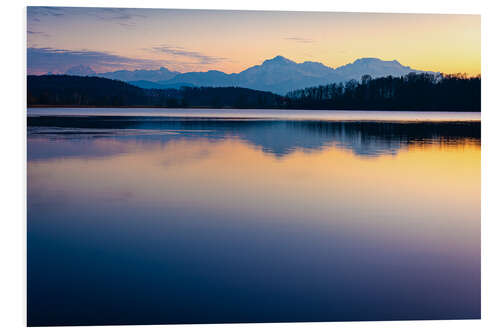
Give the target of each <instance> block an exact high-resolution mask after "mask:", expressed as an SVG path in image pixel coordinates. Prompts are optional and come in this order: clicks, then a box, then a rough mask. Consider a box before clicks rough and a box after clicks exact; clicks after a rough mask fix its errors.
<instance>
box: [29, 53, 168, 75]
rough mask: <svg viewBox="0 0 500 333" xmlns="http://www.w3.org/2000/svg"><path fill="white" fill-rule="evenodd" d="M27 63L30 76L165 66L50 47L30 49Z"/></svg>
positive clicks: (152, 62)
mask: <svg viewBox="0 0 500 333" xmlns="http://www.w3.org/2000/svg"><path fill="white" fill-rule="evenodd" d="M27 62H28V74H41V73H47V72H53V73H63V72H65V71H66V70H67V69H68V68H70V67H73V66H78V65H83V66H89V67H92V69H94V70H95V71H106V70H111V69H117V68H120V69H121V68H152V67H160V66H161V65H163V62H159V61H156V60H149V59H136V58H128V57H123V56H118V55H114V54H111V53H107V52H98V51H89V50H65V49H54V48H49V47H41V48H37V47H29V48H28V49H27Z"/></svg>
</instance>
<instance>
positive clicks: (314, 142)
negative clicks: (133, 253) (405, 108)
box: [28, 116, 481, 159]
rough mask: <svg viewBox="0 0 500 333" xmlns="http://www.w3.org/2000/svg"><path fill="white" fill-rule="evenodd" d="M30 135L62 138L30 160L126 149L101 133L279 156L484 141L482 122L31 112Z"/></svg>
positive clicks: (32, 149) (386, 151)
mask: <svg viewBox="0 0 500 333" xmlns="http://www.w3.org/2000/svg"><path fill="white" fill-rule="evenodd" d="M28 136H29V137H30V138H31V139H35V138H38V137H42V138H48V139H51V140H58V143H59V144H58V145H57V146H58V149H57V150H56V151H54V150H51V151H46V150H43V149H38V148H37V146H36V145H37V142H36V140H32V141H31V143H30V145H29V146H28V158H29V159H39V158H50V157H64V156H77V155H79V156H81V155H85V156H96V157H98V156H106V155H109V154H116V153H121V152H124V150H125V149H126V148H125V147H124V146H120V145H114V146H113V148H109V147H101V148H99V147H95V146H92V145H89V141H88V140H84V139H89V138H90V139H95V138H102V137H113V138H114V139H116V140H118V141H124V142H126V141H128V140H135V141H140V142H144V143H148V142H159V143H166V142H168V141H171V140H179V139H183V140H192V139H200V138H207V139H212V140H224V139H226V138H238V139H240V140H243V141H245V142H248V143H250V144H251V145H254V146H257V147H259V148H260V149H262V150H263V151H264V152H266V153H270V154H273V155H274V156H276V157H282V156H285V155H287V154H290V153H292V152H294V151H296V150H303V151H306V152H313V151H318V150H322V149H325V148H327V147H332V146H335V147H337V148H340V149H344V150H349V151H352V152H353V153H354V154H355V155H357V156H360V157H377V156H380V155H396V154H397V153H398V152H399V151H401V150H405V149H407V148H408V147H410V146H412V145H415V146H425V145H427V144H444V145H448V146H460V145H465V144H475V145H480V142H481V123H480V122H372V121H363V122H359V121H311V120H307V121H305V120H304V121H299V120H262V119H227V118H219V119H204V118H180V117H179V118H173V117H169V118H166V117H113V116H99V117H61V116H41V117H28ZM68 140H69V141H70V142H68V145H66V146H65V145H64V142H65V141H68Z"/></svg>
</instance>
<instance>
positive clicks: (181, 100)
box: [28, 73, 481, 111]
mask: <svg viewBox="0 0 500 333" xmlns="http://www.w3.org/2000/svg"><path fill="white" fill-rule="evenodd" d="M37 105H53V106H96V107H129V106H130V107H133V106H144V107H172V108H175V107H178V108H196V107H198V108H237V109H245V108H255V109H272V108H279V109H324V110H420V111H480V110H481V78H480V77H473V78H470V77H465V76H462V75H444V76H436V75H432V74H426V73H423V74H416V73H410V74H407V75H405V76H401V77H392V76H388V77H383V78H377V79H372V78H371V77H369V76H368V75H365V76H363V78H362V80H361V81H355V80H351V81H348V82H346V83H332V84H329V85H325V86H319V87H312V88H306V89H301V90H296V91H293V92H290V93H288V94H287V95H286V96H285V97H283V96H280V95H276V94H273V93H271V92H265V91H258V90H252V89H247V88H238V87H182V88H180V89H144V88H139V87H136V86H133V85H131V84H128V83H125V82H122V81H117V80H110V79H105V78H99V77H83V76H69V75H44V76H28V106H37Z"/></svg>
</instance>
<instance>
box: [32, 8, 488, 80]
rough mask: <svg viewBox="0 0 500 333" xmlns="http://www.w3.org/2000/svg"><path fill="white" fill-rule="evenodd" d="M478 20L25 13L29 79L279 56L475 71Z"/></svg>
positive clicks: (220, 65) (243, 64) (227, 67)
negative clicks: (75, 70) (73, 71)
mask: <svg viewBox="0 0 500 333" xmlns="http://www.w3.org/2000/svg"><path fill="white" fill-rule="evenodd" d="M480 29H481V21H480V16H479V15H454V14H375V13H340V12H280V11H229V10H228V11H221V10H179V9H130V8H90V7H89V8H81V7H80V8H78V7H28V9H27V47H28V49H27V60H28V74H44V73H47V72H52V73H63V72H65V71H66V70H67V69H68V68H70V67H73V66H78V65H84V66H90V67H91V68H92V69H93V70H95V71H96V72H98V73H101V72H107V71H114V70H119V69H129V70H132V69H158V68H159V67H162V66H163V67H166V68H168V69H170V70H173V71H179V72H190V71H207V70H212V69H213V70H220V71H223V72H226V73H238V72H240V71H242V70H244V69H246V68H248V67H251V66H254V65H259V64H261V63H262V62H263V61H264V60H266V59H270V58H273V57H275V56H277V55H282V56H284V57H286V58H289V59H291V60H293V61H296V62H303V61H317V62H321V63H323V64H325V65H327V66H330V67H333V68H336V67H338V66H342V65H345V64H347V63H351V62H353V61H355V60H356V59H358V58H363V57H375V58H380V59H382V60H398V61H399V62H400V63H401V64H403V65H405V66H410V67H412V68H414V69H418V70H428V71H435V72H442V73H459V72H460V73H468V74H470V75H477V74H480V73H481V31H480Z"/></svg>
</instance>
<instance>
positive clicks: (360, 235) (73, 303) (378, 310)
mask: <svg viewBox="0 0 500 333" xmlns="http://www.w3.org/2000/svg"><path fill="white" fill-rule="evenodd" d="M27 151H28V164H27V206H28V215H27V217H28V234H27V245H28V248H27V254H28V262H27V278H28V280H27V287H28V289H27V297H28V325H29V326H46V325H106V324H168V323H242V322H244V323H250V322H299V321H354V320H355V321H357V320H420V319H476V318H480V316H481V309H480V303H481V298H480V291H481V286H480V280H481V279H480V278H481V276H480V262H481V260H480V259H481V258H480V250H481V248H480V220H481V218H480V212H481V204H480V203H481V187H480V185H481V123H480V113H465V112H464V113H454V112H435V113H434V112H355V111H345V112H333V111H303V110H301V111H297V110H295V111H287V110H167V111H165V110H162V109H91V108H85V109H61V108H54V109H51V108H43V109H42V108H36V109H29V110H28V138H27Z"/></svg>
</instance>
